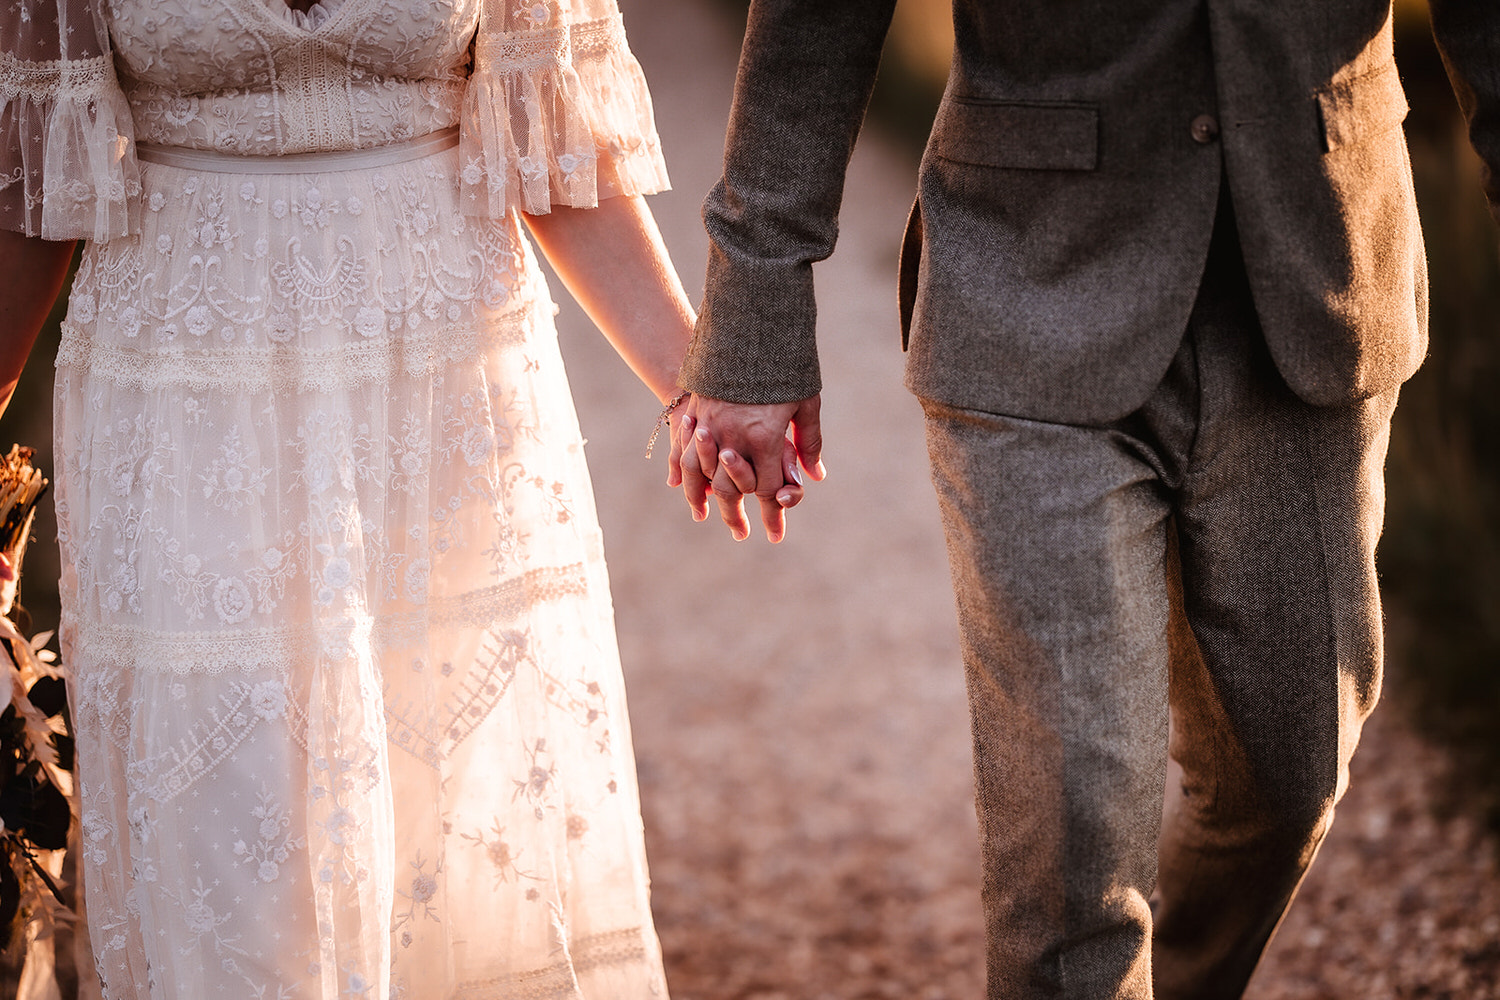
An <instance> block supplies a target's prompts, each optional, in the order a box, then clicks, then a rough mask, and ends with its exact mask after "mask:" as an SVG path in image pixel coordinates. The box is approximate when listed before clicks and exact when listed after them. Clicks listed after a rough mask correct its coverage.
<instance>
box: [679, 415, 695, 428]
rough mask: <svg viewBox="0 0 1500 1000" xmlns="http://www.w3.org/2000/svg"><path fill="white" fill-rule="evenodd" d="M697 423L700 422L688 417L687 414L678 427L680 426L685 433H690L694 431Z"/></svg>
mask: <svg viewBox="0 0 1500 1000" xmlns="http://www.w3.org/2000/svg"><path fill="white" fill-rule="evenodd" d="M697 422H698V421H696V420H694V419H693V418H692V417H690V416H688V415H687V414H683V417H682V419H681V420H679V421H678V426H680V427H681V428H682V429H683V430H685V431H690V430H692V429H693V425H694V424H696V423H697Z"/></svg>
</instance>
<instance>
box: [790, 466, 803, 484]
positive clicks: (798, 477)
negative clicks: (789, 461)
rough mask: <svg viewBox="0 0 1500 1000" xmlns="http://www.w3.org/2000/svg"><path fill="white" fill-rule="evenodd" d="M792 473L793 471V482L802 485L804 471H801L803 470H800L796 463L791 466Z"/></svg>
mask: <svg viewBox="0 0 1500 1000" xmlns="http://www.w3.org/2000/svg"><path fill="white" fill-rule="evenodd" d="M791 473H792V482H794V483H796V484H797V485H798V486H801V485H802V472H801V470H799V469H798V468H797V467H796V466H795V465H794V466H792V468H791Z"/></svg>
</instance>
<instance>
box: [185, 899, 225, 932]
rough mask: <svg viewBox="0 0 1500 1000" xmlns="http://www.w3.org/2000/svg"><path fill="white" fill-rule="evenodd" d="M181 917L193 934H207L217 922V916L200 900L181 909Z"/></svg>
mask: <svg viewBox="0 0 1500 1000" xmlns="http://www.w3.org/2000/svg"><path fill="white" fill-rule="evenodd" d="M182 919H183V922H184V923H186V924H187V929H188V930H190V931H192V932H193V933H194V934H207V933H208V932H209V931H211V930H213V929H214V925H215V924H216V923H217V922H218V917H217V916H216V915H215V914H214V911H213V910H212V909H210V908H209V906H208V904H207V903H205V902H203V901H202V900H199V901H198V902H196V903H193V904H192V905H190V906H188V908H187V909H185V910H183V911H182Z"/></svg>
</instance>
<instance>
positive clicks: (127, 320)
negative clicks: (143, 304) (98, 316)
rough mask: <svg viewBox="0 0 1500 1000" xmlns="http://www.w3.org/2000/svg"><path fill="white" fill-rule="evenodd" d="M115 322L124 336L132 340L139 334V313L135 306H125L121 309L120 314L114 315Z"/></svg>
mask: <svg viewBox="0 0 1500 1000" xmlns="http://www.w3.org/2000/svg"><path fill="white" fill-rule="evenodd" d="M116 322H118V323H119V324H120V332H121V333H122V334H124V335H125V336H126V337H129V338H130V339H132V340H134V339H135V338H136V337H138V336H140V334H141V314H140V311H139V310H138V309H136V307H135V306H126V307H125V308H124V309H121V310H120V315H119V316H118V317H116Z"/></svg>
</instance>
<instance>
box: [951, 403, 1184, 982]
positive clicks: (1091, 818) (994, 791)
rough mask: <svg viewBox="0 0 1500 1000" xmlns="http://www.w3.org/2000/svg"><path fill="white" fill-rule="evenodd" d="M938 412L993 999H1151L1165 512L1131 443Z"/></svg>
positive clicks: (1162, 725)
mask: <svg viewBox="0 0 1500 1000" xmlns="http://www.w3.org/2000/svg"><path fill="white" fill-rule="evenodd" d="M924 406H925V408H926V411H927V428H928V445H929V451H930V455H931V458H932V467H933V477H934V482H935V484H936V487H937V492H938V497H939V502H940V506H941V509H942V513H943V519H944V527H945V529H946V532H947V537H948V548H949V555H950V562H951V566H952V571H953V580H954V588H955V591H956V595H957V603H958V610H959V623H960V634H961V640H962V647H963V656H964V664H965V670H966V673H967V680H968V690H969V701H970V709H971V713H972V722H973V734H974V765H975V778H976V788H977V799H978V801H977V807H978V812H979V825H980V838H981V853H982V859H983V883H982V891H983V897H984V898H983V902H984V911H985V920H986V925H987V928H986V929H987V949H988V950H987V964H988V975H989V987H988V995H989V997H990V998H991V1000H1025V998H1031V997H1070V998H1078V1000H1103V998H1110V997H1119V998H1133V1000H1147V998H1149V997H1150V995H1151V977H1150V967H1149V947H1148V943H1149V937H1150V925H1151V918H1150V913H1149V910H1148V906H1147V898H1148V897H1149V895H1150V893H1151V887H1152V884H1153V881H1154V878H1155V865H1156V837H1157V830H1158V825H1159V820H1160V816H1161V802H1162V794H1163V784H1164V781H1165V767H1166V739H1167V691H1166V687H1167V671H1166V664H1167V621H1168V598H1167V589H1166V582H1165V581H1166V572H1165V534H1166V526H1167V518H1168V514H1169V505H1168V502H1167V500H1166V498H1165V496H1164V494H1163V491H1162V489H1161V486H1160V483H1159V482H1158V478H1157V474H1156V471H1155V470H1154V469H1153V468H1152V466H1151V464H1150V463H1149V462H1148V461H1145V460H1143V458H1142V454H1141V448H1140V442H1138V441H1135V440H1133V439H1132V438H1131V437H1130V435H1128V434H1126V433H1123V432H1120V431H1114V430H1109V429H1102V428H1078V427H1070V426H1065V425H1056V424H1046V423H1039V422H1035V421H1027V420H1019V419H1015V418H1010V417H1003V416H996V415H993V414H983V413H976V412H972V411H961V410H955V409H951V408H948V407H944V406H941V405H938V404H935V403H931V402H927V403H924Z"/></svg>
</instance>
